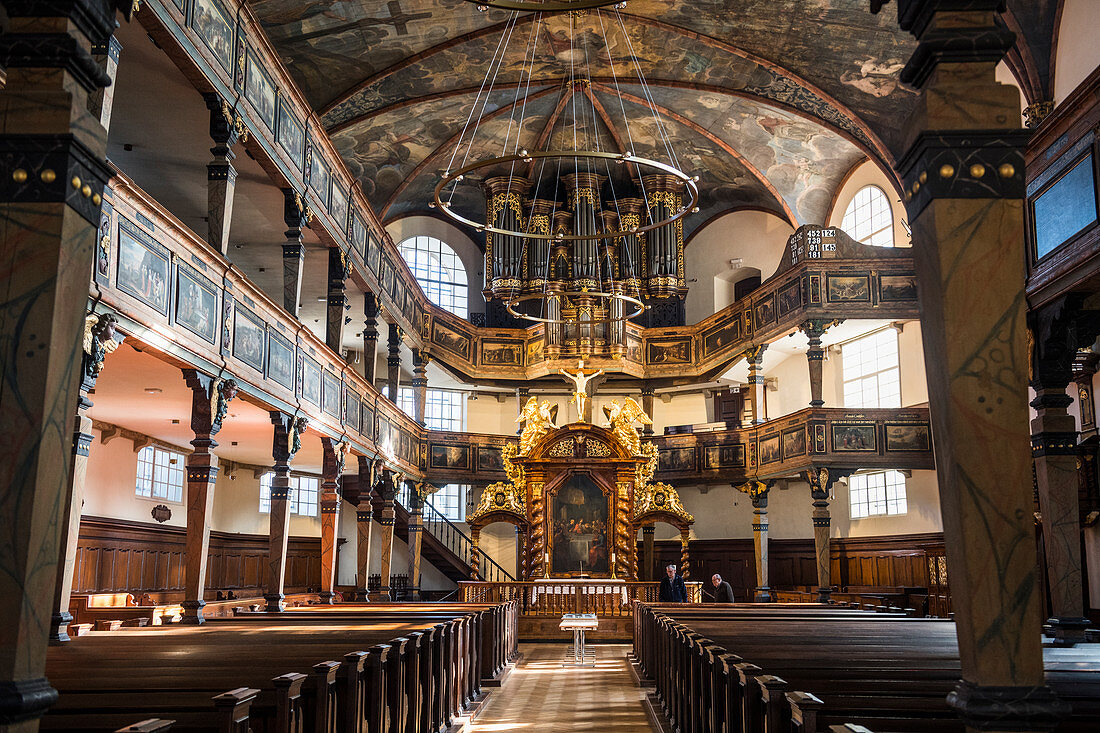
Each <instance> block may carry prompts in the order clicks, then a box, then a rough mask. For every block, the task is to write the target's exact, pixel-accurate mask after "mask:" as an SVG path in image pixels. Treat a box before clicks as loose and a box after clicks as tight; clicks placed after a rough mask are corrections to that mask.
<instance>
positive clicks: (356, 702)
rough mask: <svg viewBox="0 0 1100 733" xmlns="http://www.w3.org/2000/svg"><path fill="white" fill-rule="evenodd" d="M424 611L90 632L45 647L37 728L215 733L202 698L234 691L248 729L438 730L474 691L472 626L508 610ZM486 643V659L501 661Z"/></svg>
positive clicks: (476, 652) (300, 615)
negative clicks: (43, 700) (155, 721)
mask: <svg viewBox="0 0 1100 733" xmlns="http://www.w3.org/2000/svg"><path fill="white" fill-rule="evenodd" d="M426 605H427V604H418V607H417V609H416V610H415V611H410V610H408V609H409V607H404V610H405V612H404V613H403V614H402V616H403V618H396V616H397V614H396V613H394V611H396V610H397V609H396V608H392V609H388V610H387V609H377V610H376V609H362V608H360V609H355V612H354V613H351V614H349V613H344V614H343V615H344V616H345V618H338V614H335V613H334V614H326V613H323V612H322V613H320V614H318V613H311V611H312V609H303V610H302V611H301V612H297V611H294V612H292V611H286V612H283V613H281V614H270V615H266V616H267V617H266V618H264V616H265V615H264V614H249V613H244V614H241V615H239V616H238V617H237V618H235V619H227V620H221V619H218V620H214V621H211V622H209V623H207V624H204V625H203V626H201V627H179V626H176V627H161V628H160V629H156V630H153V629H148V630H127V629H123V630H120V631H117V632H113V633H111V634H102V633H100V634H96V633H93V634H90V635H89V636H86V637H84V638H82V639H81V640H79V642H72V643H70V644H69V645H66V646H63V647H56V648H54V650H51V654H50V658H49V660H48V664H47V667H48V672H47V674H49V675H50V679H51V682H52V683H53V684H54V685H55V686H56V687H57V688H58V689H59V690H60V691H61V698H60V700H59V702H58V705H57V706H55V708H54V709H53V710H52V711H51V713H50V714H48V715H47V716H46V718H44V719H43V724H42V729H43V730H57V729H74V728H78V729H80V730H115V729H117V728H118V727H119V725H121V724H123V723H124V722H127V721H132V720H134V719H135V718H139V716H140V715H141V713H145V714H146V717H153V716H154V715H156V716H157V717H160V718H173V719H175V720H176V721H177V723H176V725H175V726H174V727H173V728H172V730H173V731H188V730H222V729H225V728H223V727H220V726H222V725H223V723H222V722H221V719H219V718H217V717H216V715H215V714H213V713H212V711H211V709H210V702H211V698H212V697H214V696H215V695H216V694H217V692H218V690H219V689H220V690H225V689H226V688H227V687H234V688H236V687H238V686H240V685H241V684H245V685H248V686H249V689H254V690H255V691H256V694H255V695H253V697H252V699H251V700H250V701H249V703H250V708H251V709H250V711H249V712H248V713H247V716H248V722H247V725H248V726H250V727H251V729H252V731H253V733H268V732H269V731H287V732H288V733H290V732H292V731H293V732H295V733H297V731H299V730H301V729H302V726H303V725H305V729H309V730H317V731H325V732H329V731H331V732H333V733H334V732H335V731H337V730H341V731H343V730H348V731H363V732H370V733H375V732H377V733H426V732H427V731H438V730H439V729H440V728H441V727H443V726H445V725H446V724H449V723H450V721H451V720H453V719H454V717H455V716H457V715H459V714H460V713H461V712H462V710H463V708H464V707H465V706H467V705H468V704H469V703H470V702H471V701H473V699H474V698H475V697H476V696H477V695H478V693H479V686H478V682H479V679H480V675H478V674H477V670H478V669H480V668H481V665H480V664H479V659H478V657H479V656H480V652H481V651H482V650H483V649H485V646H484V641H483V639H482V638H481V637H479V636H477V635H476V633H475V632H476V631H477V629H478V623H479V619H481V618H485V619H490V620H491V619H495V618H498V617H503V618H506V617H507V616H508V613H507V611H508V609H506V608H503V607H501V608H495V607H487V606H478V607H474V608H472V609H471V608H470V607H468V606H466V607H463V606H457V605H456V606H450V607H447V608H443V609H432V608H430V607H428V608H425V606H426ZM341 611H344V612H349V611H351V609H341ZM348 616H352V617H354V618H353V620H351V621H349V620H348V618H346V617H348ZM486 636H487V637H488V638H489V639H490V644H491V645H493V644H501V645H503V644H505V643H506V641H505V639H504V638H498V637H496V636H494V635H493V634H492V633H489V634H487V635H486ZM395 637H397V638H395ZM475 642H476V643H475ZM491 645H490V647H489V648H488V651H489V652H490V653H491V655H492V656H503V655H504V653H503V652H502V653H499V654H498V650H496V649H495V648H493V647H492V646H491ZM242 659H243V660H247V662H246V663H245V664H244V665H242V666H237V665H234V664H232V662H233V661H234V660H242ZM318 660H323V661H318ZM169 665H170V666H169ZM242 667H243V668H242ZM90 670H94V673H92V674H89V671H90ZM288 672H289V673H288ZM107 711H109V712H107ZM214 712H216V711H214ZM223 717H224V716H223ZM225 730H228V729H225Z"/></svg>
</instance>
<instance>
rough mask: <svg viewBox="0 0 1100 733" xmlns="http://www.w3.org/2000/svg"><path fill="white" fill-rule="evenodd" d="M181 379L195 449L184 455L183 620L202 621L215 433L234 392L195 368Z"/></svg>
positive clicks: (214, 476)
mask: <svg viewBox="0 0 1100 733" xmlns="http://www.w3.org/2000/svg"><path fill="white" fill-rule="evenodd" d="M183 379H184V382H186V383H187V386H188V387H190V388H191V431H192V432H193V433H194V435H195V437H194V439H193V440H192V441H191V445H192V446H193V447H194V449H195V450H194V451H193V452H192V453H191V454H190V455H189V456H187V471H186V474H187V546H186V553H185V554H186V558H187V567H186V569H185V572H184V594H183V604H182V605H183V615H182V618H181V620H182V622H183V623H187V624H201V623H202V622H203V617H202V609H203V607H204V606H205V605H206V598H205V595H206V565H207V558H208V556H209V554H210V523H211V521H212V520H213V513H214V486H215V484H216V482H217V479H218V457H217V456H216V455H214V453H213V450H214V449H215V448H217V447H218V444H217V442H216V441H215V440H214V436H215V435H217V434H218V432H219V431H220V430H221V427H222V419H223V418H224V417H225V411H226V409H227V408H228V406H229V401H230V400H232V399H233V398H234V397H236V395H237V383H236V381H234V380H232V379H228V380H221V379H214V378H213V377H208V376H206V375H205V374H203V373H201V372H199V371H197V370H195V369H184V370H183Z"/></svg>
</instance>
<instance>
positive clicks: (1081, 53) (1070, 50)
mask: <svg viewBox="0 0 1100 733" xmlns="http://www.w3.org/2000/svg"><path fill="white" fill-rule="evenodd" d="M1097 9H1098V8H1097V3H1096V0H1065V2H1064V3H1063V5H1062V21H1061V24H1060V25H1059V27H1058V47H1057V48H1056V49H1055V62H1054V102H1055V104H1061V103H1062V101H1063V100H1065V98H1066V97H1068V96H1069V95H1070V94H1071V93H1072V92H1073V90H1074V89H1076V88H1077V86H1078V85H1079V84H1080V83H1081V82H1083V81H1084V80H1085V77H1087V76H1088V75H1089V74H1091V73H1092V72H1093V70H1095V69H1096V67H1097V66H1098V65H1100V44H1098V43H1097V42H1096V11H1097Z"/></svg>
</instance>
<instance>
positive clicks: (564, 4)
mask: <svg viewBox="0 0 1100 733" xmlns="http://www.w3.org/2000/svg"><path fill="white" fill-rule="evenodd" d="M466 2H468V3H470V4H471V5H476V6H478V8H479V9H480V8H496V9H497V10H518V11H520V12H531V13H538V12H542V13H564V12H571V11H576V10H596V9H597V8H607V7H611V6H612V5H625V4H626V3H625V2H623V0H573V2H570V1H569V0H546V1H545V2H539V0H466Z"/></svg>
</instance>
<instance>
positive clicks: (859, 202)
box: [840, 186, 894, 247]
mask: <svg viewBox="0 0 1100 733" xmlns="http://www.w3.org/2000/svg"><path fill="white" fill-rule="evenodd" d="M840 228H841V229H843V230H844V232H845V233H846V234H847V235H848V236H849V237H851V238H852V239H854V240H856V241H857V242H862V243H863V244H870V245H873V246H875V247H893V246H894V215H893V214H892V213H891V211H890V200H889V199H888V198H886V194H885V193H883V191H882V189H881V188H879V187H878V186H864V187H863V188H861V189H859V190H858V191H856V195H855V196H854V197H852V203H850V204H848V208H847V210H845V212H844V220H843V221H842V222H841V223H840Z"/></svg>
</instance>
